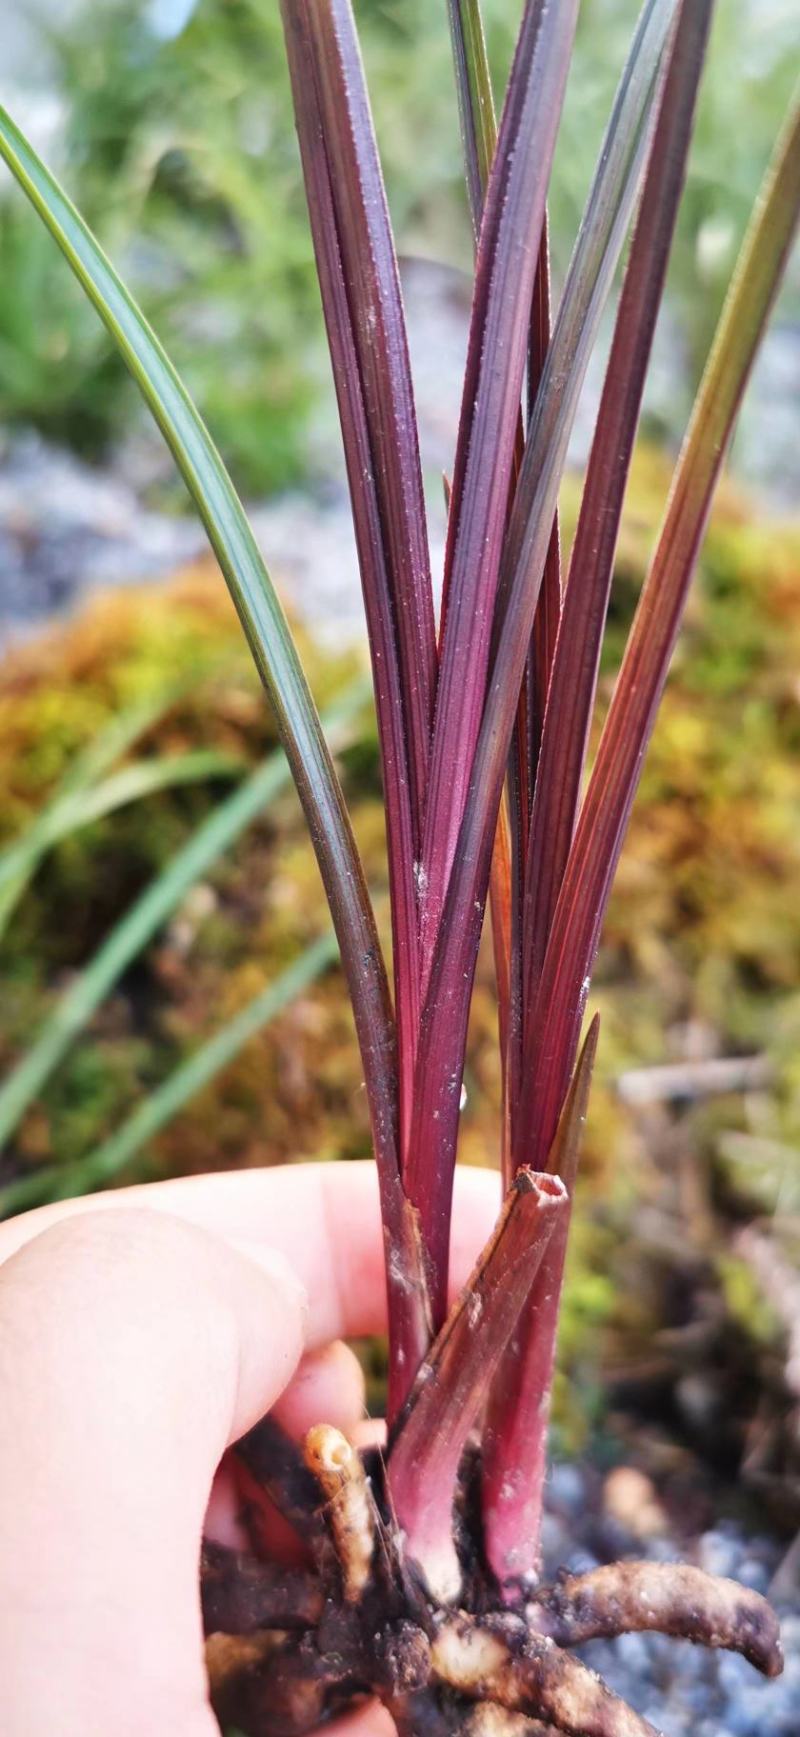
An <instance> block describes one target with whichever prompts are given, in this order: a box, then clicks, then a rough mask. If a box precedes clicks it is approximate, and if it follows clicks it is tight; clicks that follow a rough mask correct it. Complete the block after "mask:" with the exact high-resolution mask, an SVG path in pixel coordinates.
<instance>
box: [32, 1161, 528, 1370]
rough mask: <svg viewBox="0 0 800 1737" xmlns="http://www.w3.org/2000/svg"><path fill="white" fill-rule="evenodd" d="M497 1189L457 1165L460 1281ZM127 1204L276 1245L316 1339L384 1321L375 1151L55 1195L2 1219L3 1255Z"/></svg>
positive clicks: (481, 1174) (378, 1326)
mask: <svg viewBox="0 0 800 1737" xmlns="http://www.w3.org/2000/svg"><path fill="white" fill-rule="evenodd" d="M499 1198H500V1179H499V1176H498V1175H497V1172H496V1171H491V1170H482V1169H477V1168H473V1167H472V1166H460V1167H458V1168H457V1170H456V1178H455V1199H454V1208H453V1236H452V1246H451V1288H452V1289H453V1290H458V1289H459V1288H460V1286H461V1285H462V1284H463V1283H464V1281H465V1279H466V1278H467V1276H468V1274H469V1272H470V1270H471V1268H472V1266H473V1264H474V1261H475V1257H476V1255H477V1254H478V1253H479V1251H480V1249H481V1247H482V1245H483V1243H484V1242H485V1241H486V1238H487V1237H488V1235H489V1232H490V1230H491V1228H492V1225H493V1223H494V1220H495V1218H496V1216H497V1211H498V1206H499ZM128 1205H130V1206H137V1207H141V1206H147V1207H151V1208H153V1209H154V1210H155V1211H164V1212H170V1213H173V1214H177V1215H178V1216H179V1217H182V1218H185V1219H186V1220H187V1221H188V1222H189V1223H191V1224H196V1225H199V1226H201V1228H203V1229H205V1230H211V1231H214V1232H216V1234H217V1235H218V1236H223V1237H226V1238H228V1239H229V1240H230V1241H231V1242H234V1243H237V1244H239V1245H240V1246H242V1245H247V1244H249V1245H250V1246H251V1247H252V1248H253V1250H254V1251H255V1250H257V1249H259V1248H261V1249H266V1248H272V1249H276V1250H278V1251H279V1252H280V1253H281V1254H283V1255H284V1256H285V1257H286V1259H287V1260H288V1261H289V1262H290V1263H291V1265H292V1267H293V1269H294V1271H295V1273H296V1274H297V1277H298V1278H299V1280H300V1282H301V1283H302V1284H303V1285H304V1286H305V1289H306V1291H307V1293H308V1301H309V1313H308V1325H307V1332H306V1343H307V1344H308V1345H309V1346H316V1345H323V1344H327V1342H328V1340H330V1339H337V1338H357V1337H360V1336H361V1335H364V1334H368V1333H380V1332H383V1331H384V1330H385V1327H386V1290H385V1283H384V1272H383V1233H382V1229H381V1220H380V1204H379V1199H378V1177H377V1170H376V1167H375V1165H374V1163H372V1162H371V1161H370V1160H358V1161H349V1160H348V1161H343V1162H341V1163H322V1164H292V1165H286V1166H284V1167H282V1168H280V1169H275V1170H236V1171H229V1172H226V1173H224V1174H221V1175H210V1176H209V1175H205V1176H186V1177H178V1178H176V1179H174V1180H172V1181H169V1182H154V1183H149V1184H144V1185H139V1186H137V1187H133V1188H125V1189H114V1190H113V1191H112V1192H110V1193H108V1194H97V1195H90V1196H87V1197H84V1198H81V1199H80V1200H64V1201H58V1202H56V1203H55V1204H54V1205H52V1206H42V1207H39V1208H38V1209H37V1210H36V1211H35V1212H27V1213H24V1214H23V1215H22V1216H21V1217H20V1218H15V1219H11V1220H9V1221H8V1222H7V1223H5V1224H2V1225H0V1262H2V1261H4V1260H7V1259H8V1258H9V1256H10V1255H12V1254H13V1253H14V1252H15V1250H16V1249H18V1248H21V1247H22V1245H23V1244H24V1243H26V1242H29V1241H30V1239H31V1237H34V1236H37V1235H38V1234H39V1233H40V1232H41V1231H43V1230H46V1229H47V1228H48V1227H49V1226H50V1225H51V1224H54V1223H57V1222H58V1221H59V1220H60V1219H63V1218H67V1217H71V1216H73V1215H74V1214H76V1213H81V1212H83V1213H85V1212H101V1211H103V1209H104V1208H106V1207H117V1208H119V1207H120V1206H128Z"/></svg>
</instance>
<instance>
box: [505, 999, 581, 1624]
mask: <svg viewBox="0 0 800 1737" xmlns="http://www.w3.org/2000/svg"><path fill="white" fill-rule="evenodd" d="M599 1035H600V1020H599V1016H597V1015H595V1018H594V1019H593V1020H592V1023H591V1025H590V1027H589V1030H588V1032H587V1034H586V1041H585V1043H584V1046H583V1049H582V1051H581V1054H580V1058H579V1060H578V1065H577V1067H576V1069H575V1073H574V1076H573V1079H572V1084H571V1086H570V1089H569V1093H568V1095H567V1100H566V1103H565V1105H564V1109H563V1112H562V1115H561V1119H560V1121H559V1124H558V1130H557V1133H556V1137H555V1140H554V1142H553V1145H552V1147H551V1150H550V1153H549V1156H548V1160H547V1169H548V1171H550V1172H551V1174H553V1175H554V1176H558V1177H560V1178H561V1181H562V1182H563V1184H564V1187H565V1189H566V1190H567V1193H568V1197H569V1207H568V1210H567V1211H566V1212H565V1213H563V1215H562V1216H561V1218H560V1219H559V1221H558V1224H557V1225H556V1228H555V1232H554V1235H553V1236H552V1237H551V1239H550V1241H549V1243H548V1245H547V1248H546V1250H545V1252H544V1257H543V1259H542V1261H541V1264H540V1266H539V1269H538V1272H537V1273H536V1275H535V1278H534V1282H533V1284H532V1286H531V1289H530V1291H529V1293H528V1296H527V1298H526V1301H525V1304H524V1307H523V1309H522V1311H521V1314H520V1319H519V1321H518V1323H517V1332H516V1333H515V1335H514V1346H513V1352H511V1351H509V1352H508V1353H506V1354H505V1355H504V1356H503V1358H502V1360H501V1363H500V1366H499V1368H498V1372H497V1376H496V1378H495V1380H494V1381H493V1383H492V1389H491V1395H490V1401H489V1408H488V1412H487V1421H486V1426H485V1429H484V1433H483V1461H482V1472H483V1491H482V1508H483V1539H484V1550H485V1552H486V1560H487V1562H488V1563H489V1566H490V1568H491V1569H492V1572H493V1573H494V1575H495V1578H496V1579H497V1581H498V1583H499V1584H500V1586H501V1587H502V1588H503V1590H504V1593H505V1595H506V1596H512V1597H513V1595H514V1592H515V1589H517V1588H519V1587H520V1585H521V1583H523V1582H524V1581H525V1579H526V1577H528V1576H530V1575H531V1574H533V1573H534V1572H535V1571H536V1570H537V1568H538V1567H539V1553H540V1549H541V1520H542V1503H543V1497H544V1481H545V1473H546V1470H547V1441H548V1432H547V1419H548V1417H549V1413H550V1392H551V1388H552V1385H553V1369H554V1363H555V1349H556V1334H557V1331H558V1317H559V1311H560V1307H561V1291H562V1288H563V1282H564V1262H565V1259H566V1253H567V1238H568V1235H569V1222H570V1217H571V1212H572V1201H573V1196H574V1192H575V1179H576V1176H577V1173H578V1162H579V1159H580V1151H581V1143H582V1140H583V1129H584V1125H585V1122H586V1111H587V1108H588V1104H589V1092H590V1089H591V1084H592V1072H593V1069H594V1063H595V1056H596V1054H597V1042H598V1038H599Z"/></svg>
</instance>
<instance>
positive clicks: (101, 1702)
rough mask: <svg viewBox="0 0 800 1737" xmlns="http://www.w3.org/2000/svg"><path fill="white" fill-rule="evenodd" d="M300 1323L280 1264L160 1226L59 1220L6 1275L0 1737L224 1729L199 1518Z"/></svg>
mask: <svg viewBox="0 0 800 1737" xmlns="http://www.w3.org/2000/svg"><path fill="white" fill-rule="evenodd" d="M303 1325H304V1296H303V1292H302V1290H301V1287H300V1286H299V1285H298V1284H297V1282H296V1281H295V1280H294V1278H293V1276H292V1274H291V1272H290V1270H289V1268H288V1266H286V1264H285V1263H284V1262H283V1261H282V1259H281V1257H279V1256H275V1257H271V1256H270V1255H269V1254H266V1255H265V1254H263V1253H262V1254H261V1255H260V1256H259V1259H258V1262H256V1260H255V1259H254V1258H252V1257H251V1256H250V1255H244V1254H242V1253H241V1252H239V1251H238V1250H237V1249H236V1248H235V1247H232V1246H231V1245H230V1244H228V1243H226V1242H224V1241H223V1240H222V1239H221V1238H217V1237H215V1236H213V1235H210V1234H208V1233H207V1232H205V1231H202V1230H199V1229H197V1228H196V1227H194V1226H192V1225H189V1224H187V1223H185V1222H184V1221H182V1220H179V1219H177V1218H174V1219H173V1218H172V1217H170V1216H169V1215H167V1214H165V1213H163V1212H158V1213H156V1212H151V1211H148V1210H146V1209H133V1208H123V1209H121V1210H111V1211H107V1212H104V1213H102V1214H94V1213H92V1214H90V1213H87V1214H86V1215H85V1216H79V1217H75V1218H70V1219H67V1220H64V1221H63V1222H61V1223H59V1224H57V1225H55V1226H54V1227H53V1228H52V1229H49V1230H47V1231H45V1232H44V1233H43V1234H42V1235H40V1236H37V1237H35V1238H34V1239H33V1240H32V1241H31V1242H29V1243H27V1244H26V1246H25V1247H24V1248H22V1249H21V1250H20V1251H19V1252H18V1253H17V1254H15V1255H14V1256H12V1257H11V1259H9V1260H8V1261H6V1263H5V1264H4V1265H3V1266H2V1267H0V1391H2V1393H3V1406H2V1410H0V1683H2V1706H3V1719H2V1728H3V1733H4V1737H39V1734H40V1733H41V1737H45V1733H47V1734H49V1733H51V1732H53V1731H56V1730H57V1731H58V1732H59V1737H78V1734H79V1733H80V1737H85V1733H86V1732H87V1731H94V1730H97V1731H101V1730H102V1731H103V1733H104V1737H134V1734H135V1737H141V1733H142V1732H144V1731H157V1730H169V1731H170V1733H171V1737H212V1733H214V1732H216V1731H217V1727H216V1723H215V1721H214V1720H213V1718H212V1715H211V1713H210V1711H209V1709H208V1705H207V1697H206V1681H205V1672H204V1667H203V1648H202V1628H201V1620H200V1610H199V1597H198V1558H199V1546H200V1537H201V1530H202V1524H203V1517H204V1514H205V1509H206V1504H207V1501H208V1496H209V1491H210V1488H211V1483H212V1479H213V1476H214V1472H215V1470H216V1467H217V1465H218V1463H219V1460H220V1458H221V1456H222V1454H223V1452H224V1450H225V1448H226V1447H227V1445H228V1444H229V1443H230V1442H231V1441H233V1440H235V1439H236V1438H237V1437H238V1436H239V1435H241V1434H242V1433H243V1432H244V1430H246V1429H247V1428H248V1427H249V1426H250V1425H251V1424H252V1423H254V1422H255V1421H256V1420H257V1418H258V1417H259V1416H261V1415H262V1414H263V1412H265V1411H266V1410H267V1409H268V1408H269V1406H270V1405H271V1404H272V1403H273V1401H274V1400H275V1399H276V1398H277V1396H278V1394H279V1393H280V1392H281V1391H282V1390H283V1388H284V1387H285V1385H286V1383H287V1381H288V1380H289V1378H290V1376H291V1375H292V1373H293V1371H294V1369H295V1367H296V1365H297V1362H298V1360H299V1357H300V1355H301V1352H302V1349H303ZM43 1665H44V1667H45V1668H43Z"/></svg>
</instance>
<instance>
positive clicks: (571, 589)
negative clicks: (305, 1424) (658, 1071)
mask: <svg viewBox="0 0 800 1737" xmlns="http://www.w3.org/2000/svg"><path fill="white" fill-rule="evenodd" d="M712 3H713V0H693V3H692V4H691V5H685V4H684V5H683V7H682V9H681V12H680V15H679V19H678V24H677V30H676V36H675V41H674V46H673V49H672V52H671V55H670V63H669V68H668V72H667V77H666V81H665V85H664V90H663V93H662V97H661V101H660V105H659V113H658V119H657V123H656V129H655V132H654V134H653V142H652V145H651V148H650V155H649V160H648V166H647V173H646V176H645V182H644V188H643V191H642V202H641V208H640V211H639V216H638V220H637V223H636V227H635V231H634V236H633V241H632V244H631V252H630V258H629V261H628V266H627V270H626V273H625V281H624V284H623V287H622V294H621V296H620V302H619V308H618V311H617V318H616V324H615V328H614V336H613V340H612V345H611V352H610V355H609V361H608V368H607V371H606V377H605V384H604V388H603V394H602V398H601V401H600V408H599V412H598V417H597V424H596V428H595V434H594V439H593V442H592V449H591V453H590V457H589V464H588V468H587V472H586V482H585V485H584V490H583V497H582V500H581V509H580V515H579V518H578V526H577V530H576V533H575V540H574V543H573V548H572V554H571V557H570V568H569V577H568V581H567V586H566V594H565V600H564V613H563V618H562V628H561V632H560V634H559V639H558V647H557V652H556V657H555V664H554V669H553V676H552V687H551V691H550V695H549V700H548V709H547V714H546V718H545V725H544V733H543V739H542V745H541V754H540V758H539V767H538V776H537V782H536V792H535V798H534V805H533V813H532V817H531V837H530V846H529V850H528V858H527V863H526V886H525V911H524V967H523V970H524V980H525V997H526V1001H529V1000H530V998H531V996H532V995H533V994H535V987H536V984H537V982H538V978H539V974H540V972H541V968H542V961H543V959H544V954H545V948H546V946H547V937H548V934H549V931H550V925H551V922H552V918H553V911H554V908H555V903H556V899H557V897H558V892H559V888H560V885H561V880H562V876H563V873H564V867H565V864H566V860H567V855H568V852H569V847H570V844H571V842H572V834H573V830H574V826H575V817H576V814H577V809H578V800H579V795H580V783H581V775H582V772H583V766H584V760H585V755H586V743H587V739H588V734H589V725H590V722H591V715H592V707H593V705H594V696H595V689H596V686H597V675H598V670H599V664H600V650H601V645H602V639H603V631H604V628H605V622H606V614H607V611H608V599H609V595H610V590H611V577H612V573H613V567H614V553H615V550H616V546H617V536H618V533H619V524H620V519H621V516H622V503H623V499H624V496H625V487H626V484H627V480H628V471H629V468H630V460H631V455H632V452H633V443H634V439H635V436H636V429H637V426H638V421H639V412H640V409H641V402H642V393H643V391H644V383H645V378H646V375H647V367H648V363H649V359H650V351H651V348H652V342H653V334H654V331H655V325H656V319H657V316H658V310H659V307H660V305H661V296H662V291H663V288H664V280H665V278H666V271H667V260H668V258H669V250H670V245H671V242H672V235H673V231H674V227H675V221H676V218H677V215H678V207H679V204H680V198H681V193H682V190H683V183H684V178H685V170H686V159H687V156H688V151H689V141H690V138H691V132H692V122H693V117H694V110H695V102H696V96H697V89H698V85H699V81H700V72H701V68H702V65H703V58H704V54H705V47H706V41H707V37H708V29H709V24H710V19H711V11H712ZM523 1047H524V1038H523ZM522 1158H523V1152H521V1153H520V1158H519V1160H518V1161H520V1162H521V1161H522Z"/></svg>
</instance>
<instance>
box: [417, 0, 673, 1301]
mask: <svg viewBox="0 0 800 1737" xmlns="http://www.w3.org/2000/svg"><path fill="white" fill-rule="evenodd" d="M674 4H675V0H647V3H646V4H645V7H644V9H643V12H642V15H641V18H640V21H639V26H638V29H637V32H636V36H635V39H634V43H633V46H632V49H631V52H630V55H629V57H628V61H627V63H626V66H625V69H624V71H623V75H622V79H621V81H620V86H619V90H618V92H617V96H616V99H615V103H614V107H613V110H612V116H611V120H610V122H609V127H608V131H607V135H606V142H605V147H604V151H603V154H602V158H601V163H600V168H599V170H598V174H597V177H596V180H595V183H594V186H593V189H592V193H591V195H590V199H589V205H588V207H587V215H586V217H585V219H584V222H583V224H582V228H581V233H580V235H579V238H578V242H577V244H576V249H575V253H574V255H573V262H572V266H571V268H570V273H569V276H568V280H567V284H566V285H565V289H564V295H563V297H562V300H561V304H560V308H559V313H558V318H557V320H556V324H555V327H554V331H553V338H552V341H551V344H550V348H549V350H548V352H547V358H546V362H545V368H544V373H543V378H542V382H541V385H540V389H539V393H538V396H537V406H538V409H537V413H536V415H535V417H534V420H533V423H532V426H531V429H530V430H529V433H528V438H527V442H526V448H525V459H524V462H523V469H522V474H521V476H520V481H519V484H518V488H517V493H516V495H515V497H514V507H513V511H512V526H511V527H509V537H511V533H512V529H513V522H514V519H515V518H516V516H517V510H518V507H519V503H520V490H521V489H522V487H523V480H524V479H525V493H526V496H529V499H528V501H527V505H528V508H529V511H528V513H527V517H525V515H524V513H523V517H525V522H524V524H523V525H522V527H521V528H520V526H519V525H518V527H517V535H516V538H515V539H512V547H513V548H514V549H515V550H516V554H515V557H514V562H513V564H512V565H513V572H512V577H511V580H510V583H509V586H508V588H507V595H506V597H505V599H504V607H503V608H502V610H500V617H499V619H500V621H501V626H500V632H499V635H498V649H497V653H496V655H495V658H494V662H493V665H492V671H491V677H490V681H489V685H488V689H487V694H486V705H485V710H484V715H483V720H482V723H481V728H480V735H479V739H478V746H477V750H476V754H475V762H474V766H473V770H472V777H471V781H470V787H469V793H468V800H467V803H466V807H465V810H464V818H463V822H462V825H461V829H460V832H459V836H458V848H457V851H456V853H455V856H454V859H453V867H452V873H451V875H450V880H449V883H448V889H447V898H446V903H445V906H444V912H443V916H442V920H441V928H440V932H439V934H438V937H437V940H436V948H435V954H434V958H433V963H432V966H431V971H430V981H429V987H428V992H427V996H426V1001H425V1005H424V1008H423V1017H422V1027H421V1035H420V1053H424V1055H425V1058H426V1060H425V1068H424V1070H420V1072H419V1078H418V1083H417V1088H416V1089H415V1095H414V1121H413V1125H412V1133H411V1145H410V1156H409V1169H408V1178H409V1181H408V1186H409V1190H410V1192H411V1193H412V1196H413V1199H414V1200H415V1203H416V1204H417V1206H418V1207H419V1210H420V1214H421V1220H422V1229H423V1236H424V1239H425V1245H426V1248H427V1249H428V1250H429V1255H430V1260H431V1267H432V1270H433V1271H435V1272H436V1274H437V1283H438V1284H439V1285H440V1287H441V1288H440V1289H439V1290H438V1291H437V1294H436V1300H435V1318H436V1319H437V1321H440V1320H441V1318H442V1317H441V1310H442V1307H443V1298H444V1294H445V1292H444V1279H443V1277H442V1275H443V1274H444V1273H445V1272H446V1263H447V1248H448V1241H449V1234H448V1233H449V1221H450V1200H451V1192H452V1179H453V1168H454V1164H455V1148H456V1139H457V1133H458V1105H459V1089H460V1084H461V1075H462V1070H463V1065H464V1049H465V1043H466V1031H467V1019H468V1013H469V1002H470V995H471V989H472V982H473V977H474V971H475V962H476V959H477V954H478V944H479V941H480V934H481V927H482V923H483V911H484V904H485V900H486V891H487V886H488V881H489V870H490V861H491V851H492V845H493V838H494V823H495V818H496V815H497V812H498V809H499V805H500V796H501V792H502V787H503V779H504V776H505V770H506V766H507V762H508V754H509V748H510V743H511V735H512V730H513V726H514V721H515V717H516V714H517V710H518V703H519V695H520V691H521V687H522V680H523V675H524V672H525V666H526V662H527V657H528V651H529V646H530V640H531V633H532V630H533V622H534V618H535V613H536V606H537V602H538V598H539V594H540V586H541V579H542V573H543V570H544V565H545V561H546V558H547V550H548V546H549V543H550V536H551V531H552V526H553V521H554V517H555V511H556V505H557V498H558V486H559V481H560V477H561V472H562V468H563V464H564V459H565V455H566V448H567V442H568V439H569V433H570V429H571V427H572V422H573V419H574V415H575V410H576V408H577V403H578V397H579V393H580V388H581V385H582V382H583V379H584V375H585V369H586V365H587V363H588V358H589V354H590V350H591V344H592V342H593V339H594V336H595V335H596V330H597V324H598V321H599V318H600V313H601V311H602V306H603V304H604V300H605V297H606V295H607V294H608V290H609V288H610V284H611V280H612V277H613V271H614V266H615V264H616V261H617V259H618V257H619V252H620V249H621V246H622V241H623V237H624V233H625V229H626V227H627V223H628V219H629V217H630V213H631V210H632V206H633V203H634V199H635V194H636V189H637V187H638V185H639V181H640V175H641V169H642V165H643V162H644V157H645V148H646V143H647V137H648V131H649V123H650V117H651V114H652V108H653V99H654V95H655V91H656V88H657V82H658V70H659V65H660V62H661V57H662V54H663V49H664V43H665V39H666V36H667V32H668V28H669V24H670V20H671V18H672V16H673V11H674ZM532 455H533V456H532ZM534 471H535V475H534ZM503 559H504V563H505V561H506V559H507V557H506V555H505V554H504V557H503ZM498 609H500V599H498ZM432 787H433V786H432ZM412 1174H413V1181H412Z"/></svg>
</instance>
